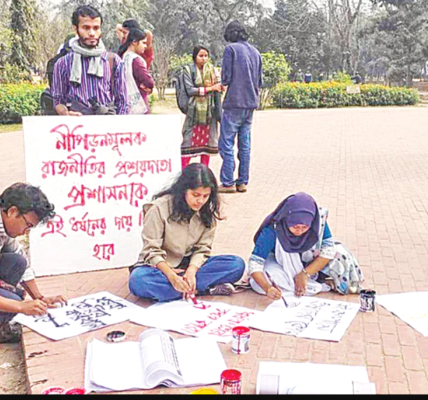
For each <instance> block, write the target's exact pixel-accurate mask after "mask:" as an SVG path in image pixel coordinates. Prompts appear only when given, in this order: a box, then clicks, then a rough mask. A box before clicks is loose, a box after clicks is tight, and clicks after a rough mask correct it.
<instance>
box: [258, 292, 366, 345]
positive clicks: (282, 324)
mask: <svg viewBox="0 0 428 400" xmlns="http://www.w3.org/2000/svg"><path fill="white" fill-rule="evenodd" d="M284 299H285V302H284V301H283V300H278V301H275V302H273V303H272V304H270V305H269V306H268V307H267V308H266V309H265V311H264V312H263V313H260V314H257V315H255V316H254V317H253V318H251V320H250V327H252V328H256V329H259V330H261V331H267V332H275V333H282V334H284V335H291V336H296V337H301V338H307V339H318V340H329V341H333V342H338V341H340V339H341V338H342V337H343V335H344V334H345V332H346V330H347V329H348V328H349V326H350V325H351V323H352V321H353V320H354V318H355V316H356V315H357V313H358V311H359V309H360V305H359V303H348V302H343V301H335V300H327V299H322V298H315V297H300V298H297V297H294V296H293V297H285V298H284ZM285 303H286V304H285Z"/></svg>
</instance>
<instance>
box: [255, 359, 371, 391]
mask: <svg viewBox="0 0 428 400" xmlns="http://www.w3.org/2000/svg"><path fill="white" fill-rule="evenodd" d="M256 392H257V394H376V387H375V385H374V383H371V382H370V381H369V376H368V373H367V369H366V367H359V366H351V365H334V364H312V363H288V362H266V361H262V362H260V364H259V372H258V375H257V387H256Z"/></svg>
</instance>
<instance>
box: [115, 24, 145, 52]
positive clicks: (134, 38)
mask: <svg viewBox="0 0 428 400" xmlns="http://www.w3.org/2000/svg"><path fill="white" fill-rule="evenodd" d="M145 38H146V33H145V32H144V31H142V30H141V29H138V28H132V29H131V30H130V31H129V33H128V37H127V38H126V42H125V43H124V44H122V45H121V46H120V47H119V51H118V52H117V54H119V56H120V58H122V57H123V55H124V54H125V52H126V51H127V50H128V48H129V46H131V44H132V43H133V42H139V41H140V40H143V39H145Z"/></svg>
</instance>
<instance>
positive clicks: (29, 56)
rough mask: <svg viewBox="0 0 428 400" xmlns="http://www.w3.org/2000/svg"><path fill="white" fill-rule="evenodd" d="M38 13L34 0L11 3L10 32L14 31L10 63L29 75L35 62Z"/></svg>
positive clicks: (17, 0) (16, 0)
mask: <svg viewBox="0 0 428 400" xmlns="http://www.w3.org/2000/svg"><path fill="white" fill-rule="evenodd" d="M37 13H38V9H37V4H36V2H35V1H34V0H13V1H12V2H11V3H10V30H11V31H12V44H11V55H10V63H11V64H12V65H16V66H18V67H20V68H22V69H23V70H25V71H27V72H28V73H29V72H30V67H31V66H33V65H34V61H35V52H36V42H37V24H36V18H37Z"/></svg>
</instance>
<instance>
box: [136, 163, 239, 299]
mask: <svg viewBox="0 0 428 400" xmlns="http://www.w3.org/2000/svg"><path fill="white" fill-rule="evenodd" d="M143 210H144V226H143V232H142V238H143V248H142V250H141V253H140V256H139V260H138V262H137V264H135V265H134V266H133V267H131V276H130V278H129V289H130V290H131V293H132V294H133V295H135V296H139V297H143V298H148V299H152V300H157V301H159V302H167V301H172V300H178V299H180V298H182V297H184V298H188V297H189V296H190V297H193V295H196V294H209V295H231V294H233V293H235V288H234V286H233V283H235V282H237V281H239V279H240V278H241V277H242V275H243V273H244V270H245V262H244V260H243V259H242V258H240V257H238V256H233V255H221V256H212V255H211V248H212V244H213V241H214V234H215V231H216V227H217V221H218V220H219V219H220V216H219V211H220V199H219V197H218V185H217V180H216V178H215V176H214V174H213V172H212V171H211V170H210V169H209V168H208V167H207V166H205V165H203V164H197V163H194V164H190V165H189V166H187V167H186V168H185V169H184V171H183V172H182V173H181V175H180V176H179V177H178V179H177V180H176V181H175V182H174V183H173V184H172V185H171V186H170V187H169V188H168V189H166V190H164V191H162V192H161V193H159V194H157V195H156V196H155V199H154V200H153V201H152V202H150V203H147V204H145V205H144V207H143Z"/></svg>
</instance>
